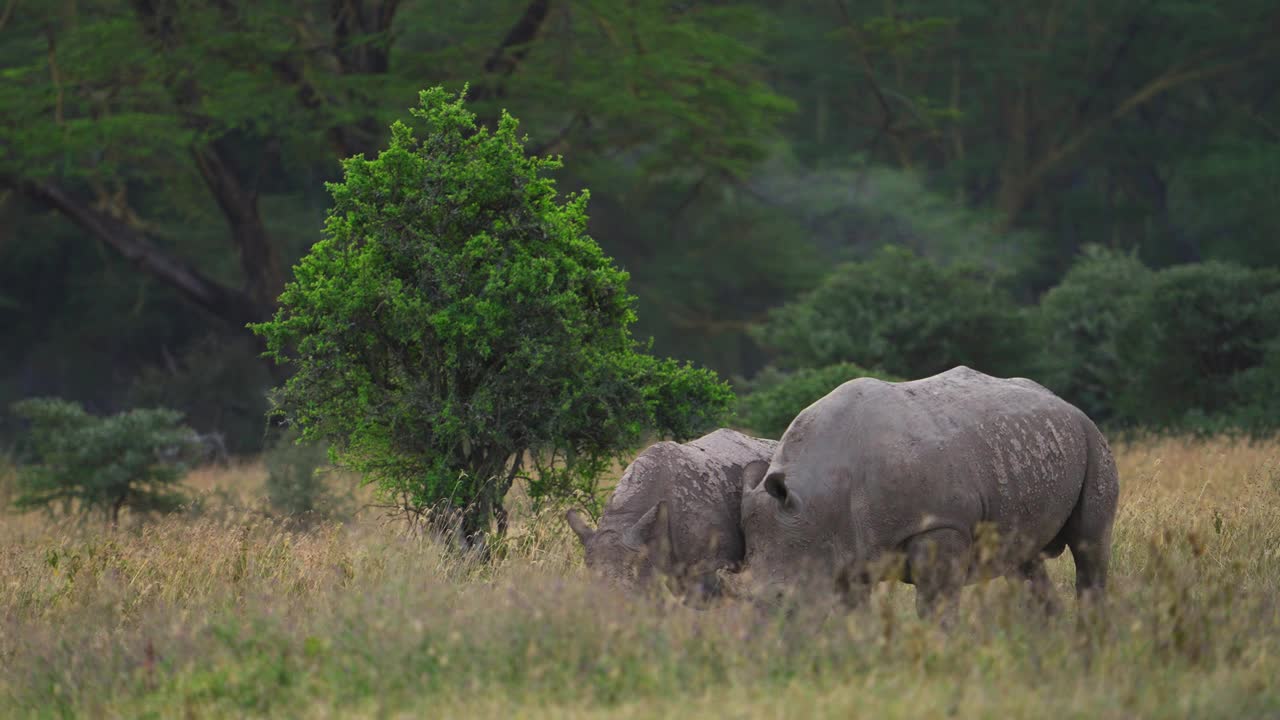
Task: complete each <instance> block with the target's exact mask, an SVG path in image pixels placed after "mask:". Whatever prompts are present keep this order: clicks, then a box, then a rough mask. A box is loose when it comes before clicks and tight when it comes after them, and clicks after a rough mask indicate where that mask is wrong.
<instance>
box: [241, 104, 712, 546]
mask: <svg viewBox="0 0 1280 720" xmlns="http://www.w3.org/2000/svg"><path fill="white" fill-rule="evenodd" d="M411 112H412V115H413V117H414V118H416V119H417V120H419V121H421V124H422V126H423V130H424V131H425V132H424V133H423V134H422V135H421V137H419V136H418V134H416V133H415V130H414V128H412V127H410V126H409V125H407V124H405V123H402V122H397V123H395V124H394V125H393V126H392V131H391V141H390V146H389V148H388V149H387V150H385V151H383V152H382V153H380V154H379V155H378V157H377V158H376V159H374V160H366V159H364V158H360V157H355V158H352V159H350V160H347V161H346V162H345V163H344V164H343V168H344V179H343V181H342V182H339V183H334V184H331V185H330V192H331V193H332V195H333V207H332V209H331V210H330V212H329V215H328V220H327V222H326V223H325V232H324V238H323V239H322V240H320V241H319V242H317V243H316V244H315V245H314V246H313V247H312V249H311V251H310V253H309V254H308V255H307V256H306V257H304V258H303V260H302V261H301V263H300V264H299V265H298V266H297V268H296V269H295V279H294V280H293V281H292V282H290V283H289V284H288V285H287V286H286V288H285V290H284V293H283V294H282V295H281V297H280V309H279V310H278V311H277V313H276V315H275V317H274V318H273V319H272V320H271V321H269V322H265V323H260V324H256V325H254V326H253V328H254V330H255V331H256V332H257V333H259V334H261V335H262V336H263V337H264V338H265V339H266V343H267V346H268V348H269V354H270V356H271V357H273V358H275V359H276V360H277V361H279V362H282V363H290V364H292V365H294V367H295V368H296V371H295V372H294V374H293V375H292V377H291V378H290V379H289V380H288V381H287V382H286V383H285V384H284V385H283V387H281V388H280V389H279V390H278V392H277V394H276V402H277V409H278V412H279V413H281V414H282V415H284V416H285V417H286V418H287V419H288V420H290V421H291V422H293V423H296V425H297V426H298V427H299V428H300V429H301V431H302V436H303V438H304V439H309V440H321V439H322V440H326V441H328V442H329V443H331V448H332V453H333V455H334V459H335V461H337V462H338V463H340V464H343V465H345V466H347V467H349V468H352V469H354V470H356V471H358V472H361V473H363V474H364V475H365V477H366V478H367V479H368V480H370V481H373V482H376V483H377V485H378V487H379V488H380V489H381V490H382V491H383V492H384V493H385V494H387V495H390V496H393V497H396V498H398V499H400V500H401V501H402V502H404V503H405V505H406V506H407V508H408V509H410V510H413V511H414V512H419V513H420V512H423V511H435V514H434V516H433V517H434V518H435V519H442V518H460V520H461V529H462V532H463V536H464V538H465V541H466V543H467V544H475V543H476V542H478V541H479V540H480V539H481V537H482V536H483V535H484V534H485V532H486V531H487V530H488V528H489V526H490V520H491V519H493V518H496V519H497V521H498V530H499V532H501V531H502V529H503V528H504V527H505V520H504V518H505V512H504V510H503V507H502V499H503V497H504V496H505V495H506V492H507V490H508V489H509V488H510V487H511V484H512V482H513V481H514V480H515V479H516V478H517V477H520V476H521V475H522V471H523V469H524V467H525V465H524V464H525V458H526V456H530V457H532V458H533V460H534V462H535V463H537V464H538V470H539V473H538V477H537V478H535V482H534V483H533V484H532V485H531V489H532V490H533V492H534V494H535V496H542V497H547V496H564V495H576V496H579V498H580V499H581V498H583V497H585V498H587V499H590V498H591V496H592V495H593V491H594V489H595V484H594V483H595V478H596V477H597V476H598V473H599V471H600V470H601V469H602V468H603V465H604V463H605V462H606V461H607V460H609V459H611V458H612V457H613V456H614V455H616V454H617V453H619V452H620V451H622V450H623V449H625V448H627V447H629V446H630V445H631V444H632V443H634V442H635V441H636V440H637V439H638V438H639V436H640V434H641V432H643V431H644V430H646V429H651V428H652V429H656V430H658V431H659V432H660V433H663V434H669V435H673V436H675V437H677V438H679V439H683V438H687V437H689V436H691V435H693V434H695V433H696V432H698V431H700V430H702V429H704V428H706V427H708V426H709V425H711V424H713V423H714V422H715V421H716V420H718V419H719V418H720V417H721V416H722V415H723V414H724V412H725V410H726V409H727V407H728V404H729V403H730V401H731V399H732V394H731V392H730V390H729V389H728V386H727V385H726V384H725V383H723V382H721V381H719V380H717V379H716V378H715V376H714V374H713V373H711V372H710V371H707V370H699V369H694V368H692V367H689V366H687V365H686V366H680V365H678V364H676V363H675V362H674V361H671V360H658V359H656V358H654V357H652V356H649V355H647V354H643V353H641V352H638V350H639V348H638V347H637V343H636V341H635V340H634V339H633V338H632V336H631V333H630V329H629V327H630V325H631V324H632V323H633V322H634V320H635V313H634V312H633V310H632V303H633V301H634V298H633V297H632V296H631V295H629V294H628V293H627V290H626V282H627V274H626V273H625V272H623V271H621V270H619V269H618V268H616V267H615V266H614V265H613V264H612V262H611V261H610V260H609V258H608V257H606V256H605V255H604V253H603V252H602V251H601V249H600V247H599V246H598V245H597V244H596V243H595V241H594V240H592V239H591V238H590V237H589V236H587V235H586V232H585V230H586V223H587V215H586V203H587V193H585V192H583V193H581V194H577V195H570V196H569V197H568V198H566V199H565V201H563V202H561V201H560V200H558V199H557V192H556V188H555V184H554V182H553V181H552V180H551V179H550V178H547V177H545V176H544V173H545V172H547V171H549V170H552V169H555V168H558V167H559V166H560V161H559V160H558V159H553V158H544V157H536V156H528V155H526V153H525V150H524V140H523V139H522V138H521V137H518V136H517V135H516V121H515V120H514V119H513V118H512V117H511V116H509V115H507V114H506V113H503V115H502V118H501V120H500V121H499V123H498V126H497V129H496V130H495V131H493V132H490V131H489V130H488V129H487V128H485V127H482V126H478V125H477V123H476V117H475V115H474V114H473V113H471V112H470V111H469V110H467V109H466V108H465V107H464V104H463V98H462V96H458V97H456V98H453V96H451V95H449V94H448V93H446V92H445V91H444V90H443V89H441V88H438V87H437V88H434V89H432V90H429V91H424V92H423V93H422V94H421V107H420V108H417V109H414V110H412V111H411Z"/></svg>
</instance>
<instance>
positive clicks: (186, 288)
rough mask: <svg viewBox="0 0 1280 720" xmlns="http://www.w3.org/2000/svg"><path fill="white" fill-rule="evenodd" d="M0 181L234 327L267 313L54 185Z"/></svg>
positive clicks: (141, 235) (137, 232) (246, 296)
mask: <svg viewBox="0 0 1280 720" xmlns="http://www.w3.org/2000/svg"><path fill="white" fill-rule="evenodd" d="M0 184H4V185H8V186H10V187H13V188H15V189H16V190H18V191H19V192H21V193H22V194H23V195H25V196H26V197H28V198H30V199H31V200H34V201H35V202H38V203H40V204H42V205H44V206H46V207H49V208H51V209H53V210H56V211H58V212H59V213H61V214H62V215H64V216H65V217H66V218H67V219H69V220H71V221H72V222H73V223H75V224H76V225H78V226H79V227H80V228H81V229H83V230H84V231H85V232H87V233H89V234H90V235H91V236H93V237H94V238H96V239H98V240H99V241H101V242H102V243H103V244H104V245H106V246H108V247H110V248H111V249H112V250H115V251H116V252H117V253H119V254H120V256H121V257H123V258H124V259H125V260H128V261H129V262H131V263H133V264H134V265H136V266H138V267H139V268H141V269H142V270H143V271H145V272H147V273H148V274H150V275H151V276H152V277H154V278H156V279H157V280H160V281H161V282H163V283H164V284H166V285H168V286H170V287H172V288H174V289H175V290H177V291H178V292H179V293H180V294H181V295H182V296H183V297H185V298H187V299H188V300H190V301H191V302H193V303H195V304H196V305H198V306H200V307H201V308H203V309H204V310H206V311H208V312H210V313H211V314H213V315H214V316H216V317H218V318H220V319H222V320H224V321H226V322H227V323H228V324H229V325H231V326H233V327H235V328H237V329H241V328H243V327H244V326H245V324H246V323H250V322H257V321H259V320H262V319H264V318H265V317H266V316H267V314H268V312H269V311H268V310H267V309H266V308H263V307H261V306H259V305H258V304H256V303H255V302H254V301H253V299H252V298H251V297H250V296H249V295H247V294H245V293H243V292H240V291H239V290H235V289H233V288H229V287H226V286H225V285H222V284H220V283H218V282H216V281H214V280H212V279H210V278H209V277H207V276H205V275H204V274H202V273H201V272H200V271H199V270H196V269H195V268H193V267H191V266H190V265H188V264H187V263H185V262H184V261H182V260H180V259H178V258H176V257H173V256H172V255H170V254H169V253H167V252H166V251H164V250H162V249H161V248H159V247H157V246H156V245H155V244H153V243H152V242H151V241H150V240H149V239H147V238H146V237H145V236H144V235H143V234H142V233H141V232H139V231H137V230H135V229H134V228H131V227H129V226H128V225H126V224H124V223H122V222H120V221H119V220H116V219H115V218H112V217H110V216H108V215H106V214H104V213H101V212H99V211H97V210H94V209H92V208H91V207H89V206H88V205H87V204H86V203H84V202H83V201H80V200H77V199H76V198H74V197H72V196H71V195H70V194H69V193H68V192H66V191H65V190H64V189H63V188H61V187H59V186H58V185H55V184H53V183H51V182H37V181H25V182H20V181H17V180H14V179H12V178H8V177H4V178H0Z"/></svg>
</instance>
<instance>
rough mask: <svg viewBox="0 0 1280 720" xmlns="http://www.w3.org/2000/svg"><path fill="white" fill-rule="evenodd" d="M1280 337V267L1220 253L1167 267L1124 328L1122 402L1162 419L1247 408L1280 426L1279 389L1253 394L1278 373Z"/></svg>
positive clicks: (1144, 418) (1135, 414)
mask: <svg viewBox="0 0 1280 720" xmlns="http://www.w3.org/2000/svg"><path fill="white" fill-rule="evenodd" d="M1278 343H1280V272H1278V271H1275V270H1270V269H1263V270H1257V269H1251V268H1246V267H1242V266H1239V265H1234V264H1229V263H1217V262H1210V263H1203V264H1196V265H1186V266H1179V267H1174V268H1170V269H1168V270H1164V271H1161V272H1160V273H1158V274H1156V276H1155V277H1154V278H1153V279H1152V281H1151V282H1150V283H1149V284H1148V286H1147V287H1146V289H1145V292H1143V293H1142V295H1141V296H1140V297H1139V298H1138V300H1137V304H1136V307H1135V308H1134V311H1133V314H1132V316H1131V317H1130V318H1129V321H1128V322H1127V323H1126V324H1125V327H1124V329H1123V330H1122V331H1121V333H1120V335H1119V341H1118V343H1117V349H1118V353H1119V359H1120V361H1121V363H1122V364H1123V366H1124V369H1125V372H1126V373H1127V377H1126V378H1124V379H1123V382H1118V383H1117V385H1116V386H1115V387H1114V388H1113V389H1114V391H1115V392H1116V404H1117V410H1118V412H1119V414H1120V415H1121V416H1122V417H1124V418H1125V419H1127V420H1129V421H1130V422H1140V423H1143V424H1146V425H1151V426H1155V427H1178V426H1192V427H1194V426H1197V425H1202V424H1205V423H1206V422H1207V423H1209V425H1213V424H1214V423H1220V422H1222V421H1223V420H1229V419H1231V418H1232V416H1233V414H1235V413H1237V412H1243V413H1245V415H1246V416H1247V419H1248V421H1249V423H1250V424H1251V425H1252V427H1253V429H1259V430H1260V429H1266V428H1268V427H1269V428H1278V427H1280V412H1278V411H1277V410H1276V409H1275V407H1274V396H1262V397H1253V396H1251V395H1252V394H1253V393H1256V392H1266V391H1267V390H1269V389H1271V388H1274V387H1275V386H1276V385H1277V383H1278V382H1280V380H1278V376H1277V375H1275V374H1274V373H1276V371H1277V370H1278V369H1280V361H1277V359H1276V350H1277V345H1278ZM1268 406H1270V410H1269V411H1267V410H1266V408H1268Z"/></svg>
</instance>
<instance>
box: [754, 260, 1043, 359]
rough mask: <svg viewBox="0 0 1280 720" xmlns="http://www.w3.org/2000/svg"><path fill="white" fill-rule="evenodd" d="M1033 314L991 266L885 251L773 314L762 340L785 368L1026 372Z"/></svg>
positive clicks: (759, 332)
mask: <svg viewBox="0 0 1280 720" xmlns="http://www.w3.org/2000/svg"><path fill="white" fill-rule="evenodd" d="M1029 330H1030V328H1029V326H1028V322H1027V318H1026V316H1025V314H1024V313H1023V312H1022V310H1021V309H1020V308H1019V307H1018V306H1017V304H1016V303H1015V302H1014V300H1013V298H1012V297H1011V296H1010V295H1009V294H1008V293H1007V292H1005V291H1003V290H1002V289H1000V287H999V286H998V285H997V283H996V282H995V279H994V278H993V277H992V276H990V275H989V274H988V273H986V272H984V271H980V270H977V269H974V268H970V267H967V266H962V265H953V266H948V267H942V266H939V265H936V264H934V263H933V262H931V261H929V260H928V259H926V258H923V257H921V256H919V255H916V254H915V253H913V252H911V251H910V250H905V249H902V248H895V247H886V248H883V249H881V250H880V251H879V252H878V253H877V254H875V255H873V256H872V257H871V258H870V259H868V260H865V261H862V262H855V263H847V264H844V265H841V266H839V267H837V268H836V269H835V270H834V271H833V272H832V273H831V274H830V275H829V276H827V278H826V279H825V280H823V282H822V283H821V284H819V285H818V287H817V288H815V289H814V290H813V291H811V292H809V293H808V294H806V295H804V296H802V297H801V298H799V299H798V300H796V301H794V302H791V303H788V304H786V305H783V306H782V307H780V308H777V309H775V310H774V311H772V312H771V313H770V314H769V318H768V320H767V321H766V322H765V323H764V324H763V325H762V326H760V327H758V328H756V330H755V333H754V335H755V337H756V339H757V340H758V341H759V342H760V343H761V344H762V345H764V346H765V347H766V348H768V349H771V350H773V351H774V352H775V353H776V358H777V364H778V365H779V367H781V368H782V369H785V370H793V369H798V368H812V367H824V366H827V365H832V364H835V363H842V362H852V363H857V364H858V365H861V366H863V367H877V368H882V369H883V370H885V371H886V372H889V373H892V374H894V375H897V376H900V377H904V378H921V377H927V376H929V375H933V374H935V373H938V372H942V371H943V370H947V369H949V368H952V367H954V366H956V365H968V366H969V367H972V368H974V369H977V370H981V371H983V372H987V373H990V374H992V375H1002V376H1007V375H1021V374H1024V372H1025V370H1026V367H1027V364H1028V362H1029V360H1030V357H1031V344H1030V335H1029Z"/></svg>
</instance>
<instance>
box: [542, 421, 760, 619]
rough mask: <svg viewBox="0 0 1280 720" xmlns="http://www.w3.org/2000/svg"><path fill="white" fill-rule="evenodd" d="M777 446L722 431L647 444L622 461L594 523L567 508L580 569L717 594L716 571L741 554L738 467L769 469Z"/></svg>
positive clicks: (699, 594) (631, 582)
mask: <svg viewBox="0 0 1280 720" xmlns="http://www.w3.org/2000/svg"><path fill="white" fill-rule="evenodd" d="M777 445H778V443H777V442H776V441H773V440H763V439H759V438H754V437H750V436H747V435H743V434H742V433H740V432H736V431H734V430H728V429H720V430H716V431H715V432H712V433H710V434H708V435H704V436H703V437H700V438H698V439H696V440H692V441H690V442H688V443H684V444H680V443H675V442H669V441H664V442H659V443H656V444H654V445H651V446H650V447H648V448H647V449H645V451H644V452H642V453H640V455H639V456H637V457H636V459H635V460H634V461H632V463H631V464H630V465H629V466H627V469H626V471H625V472H624V473H623V475H622V478H621V479H620V480H619V481H618V486H617V487H616V488H615V489H614V492H613V495H612V497H610V498H609V502H608V503H607V504H606V506H605V510H604V513H603V514H602V515H601V517H600V525H599V527H598V528H596V529H594V530H593V529H591V527H590V526H589V525H588V524H587V522H586V520H585V519H584V518H583V516H582V514H581V513H579V512H578V511H577V510H570V511H568V513H567V516H568V520H569V526H570V527H572V528H573V531H574V532H575V533H577V535H578V537H579V538H580V539H581V540H582V544H583V545H584V546H585V547H586V562H587V567H588V568H590V569H591V570H592V571H594V572H596V573H598V574H600V575H603V576H604V577H605V578H607V579H609V580H610V581H613V582H615V583H617V584H618V585H620V586H622V587H624V588H628V589H636V588H639V587H642V586H645V585H647V584H648V583H650V582H651V581H652V580H653V579H654V577H655V575H662V576H664V577H665V578H666V579H667V580H668V582H669V584H668V588H669V589H671V590H672V591H673V592H675V593H676V594H677V595H680V596H682V597H683V598H685V599H686V600H690V601H699V600H705V599H706V598H708V597H710V596H713V595H716V594H718V591H719V578H718V576H717V571H718V570H721V569H724V570H733V569H736V568H738V566H739V565H740V564H741V562H742V559H743V557H744V555H745V553H746V546H745V544H744V542H743V538H742V529H741V527H740V523H739V517H740V514H741V507H742V485H743V476H744V472H745V471H746V470H747V469H748V467H751V468H752V469H755V468H759V469H761V470H763V468H765V467H768V465H769V461H770V459H771V458H772V456H773V451H774V448H775V447H777Z"/></svg>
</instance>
